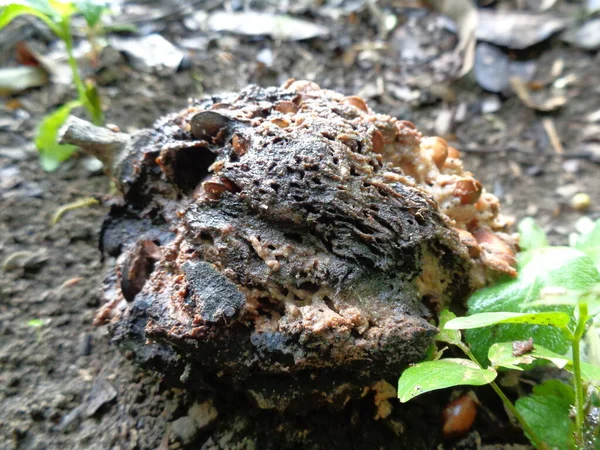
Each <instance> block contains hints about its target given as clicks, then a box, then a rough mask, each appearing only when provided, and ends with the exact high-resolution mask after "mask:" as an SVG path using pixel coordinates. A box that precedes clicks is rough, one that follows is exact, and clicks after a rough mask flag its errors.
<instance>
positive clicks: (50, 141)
mask: <svg viewBox="0 0 600 450" xmlns="http://www.w3.org/2000/svg"><path fill="white" fill-rule="evenodd" d="M106 11H107V7H106V5H105V4H104V3H103V2H98V1H94V0H78V1H60V0H24V1H21V2H12V3H9V4H8V5H6V6H4V7H3V8H2V9H1V10H0V30H1V29H2V28H4V27H5V26H6V25H8V24H9V23H10V22H12V21H13V20H14V19H15V18H17V17H19V16H22V15H30V16H34V17H37V18H38V19H40V20H42V21H43V22H44V23H45V24H46V25H47V26H48V28H49V29H50V30H51V31H52V32H53V33H54V34H55V35H56V36H57V37H58V38H59V39H61V40H62V41H63V42H64V43H65V46H66V51H67V55H68V59H69V66H70V67H71V71H72V72H73V82H74V84H75V87H76V89H77V94H78V99H77V100H73V101H70V102H68V103H65V104H64V105H62V106H61V107H59V108H58V109H57V110H56V111H54V112H53V113H51V114H49V115H47V116H46V117H45V118H44V119H43V120H42V123H41V124H40V126H39V128H38V132H37V136H36V138H35V144H36V147H37V148H38V151H39V153H40V162H41V165H42V167H43V168H44V169H45V170H47V171H53V170H56V169H57V168H58V166H59V165H60V163H61V162H63V161H66V160H67V159H68V158H70V157H71V155H72V154H73V153H74V152H75V150H76V147H75V146H73V145H63V144H59V143H58V132H59V129H60V127H61V126H62V125H63V124H64V123H65V121H66V120H67V118H68V117H69V114H70V113H71V111H72V110H73V109H74V108H77V107H79V106H83V107H85V109H86V110H87V112H88V114H89V115H90V117H91V118H92V121H93V122H94V123H95V124H96V125H100V124H102V123H103V121H104V117H103V113H102V105H101V101H100V96H99V95H98V91H97V88H96V85H95V84H94V83H93V82H91V81H88V82H84V81H83V80H82V79H81V75H80V73H79V68H78V67H77V62H76V60H75V57H74V55H73V36H72V30H71V18H72V17H73V16H74V15H76V14H81V15H82V16H83V17H84V19H85V21H86V23H87V26H88V29H89V30H96V29H97V28H98V27H99V26H100V24H101V19H102V15H103V14H104V12H106ZM88 35H89V36H91V35H92V34H91V33H88Z"/></svg>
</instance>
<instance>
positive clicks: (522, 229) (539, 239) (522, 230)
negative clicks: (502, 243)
mask: <svg viewBox="0 0 600 450" xmlns="http://www.w3.org/2000/svg"><path fill="white" fill-rule="evenodd" d="M518 229H519V247H521V249H522V250H523V251H526V250H533V249H536V248H541V247H548V245H549V244H548V238H547V237H546V232H545V231H544V229H543V228H542V227H540V226H539V225H538V224H537V223H535V220H533V219H532V218H531V217H526V218H525V219H523V220H521V222H519V225H518Z"/></svg>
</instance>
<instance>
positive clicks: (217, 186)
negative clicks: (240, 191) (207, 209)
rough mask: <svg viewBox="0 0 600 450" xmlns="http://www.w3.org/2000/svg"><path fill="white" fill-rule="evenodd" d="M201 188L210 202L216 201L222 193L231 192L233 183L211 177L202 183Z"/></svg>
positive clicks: (221, 178) (225, 179)
mask: <svg viewBox="0 0 600 450" xmlns="http://www.w3.org/2000/svg"><path fill="white" fill-rule="evenodd" d="M202 188H203V189H204V192H206V194H207V196H208V198H210V199H211V200H218V199H220V198H221V195H223V193H224V192H226V191H228V192H233V188H234V187H233V183H232V182H231V181H229V180H228V179H227V178H223V177H212V178H209V179H208V180H206V181H204V182H203V183H202Z"/></svg>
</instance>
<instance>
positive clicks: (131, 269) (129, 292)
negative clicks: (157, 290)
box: [120, 239, 162, 302]
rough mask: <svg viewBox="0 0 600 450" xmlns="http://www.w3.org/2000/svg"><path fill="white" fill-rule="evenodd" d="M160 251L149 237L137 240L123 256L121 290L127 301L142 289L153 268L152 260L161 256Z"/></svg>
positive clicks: (156, 259)
mask: <svg viewBox="0 0 600 450" xmlns="http://www.w3.org/2000/svg"><path fill="white" fill-rule="evenodd" d="M161 254H162V251H161V249H160V247H159V246H158V245H156V244H155V243H154V242H152V241H151V240H149V239H145V240H142V241H139V242H138V243H137V244H136V246H135V247H134V248H133V250H131V251H130V253H129V254H127V256H126V257H125V259H124V261H123V263H122V265H121V267H120V275H121V292H122V293H123V297H125V300H127V301H128V302H130V301H133V299H134V298H135V296H136V295H137V294H138V293H139V292H140V291H141V290H142V288H143V287H144V284H145V283H146V280H147V279H148V278H149V277H150V273H152V271H153V270H154V261H158V260H159V259H160V258H161Z"/></svg>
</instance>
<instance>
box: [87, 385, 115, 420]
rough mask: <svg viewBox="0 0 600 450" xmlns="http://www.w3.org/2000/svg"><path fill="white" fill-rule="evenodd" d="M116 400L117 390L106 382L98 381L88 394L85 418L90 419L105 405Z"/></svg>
mask: <svg viewBox="0 0 600 450" xmlns="http://www.w3.org/2000/svg"><path fill="white" fill-rule="evenodd" d="M115 398H117V390H116V389H115V388H114V387H113V385H112V384H110V383H109V382H108V381H106V380H99V381H98V382H97V383H96V384H95V385H94V386H93V387H92V391H91V393H90V398H89V400H88V402H87V407H86V408H85V415H86V417H91V416H93V415H94V414H96V413H97V412H98V410H99V409H100V408H101V407H102V406H104V405H105V404H107V403H110V402H112V401H113V400H114V399H115Z"/></svg>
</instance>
